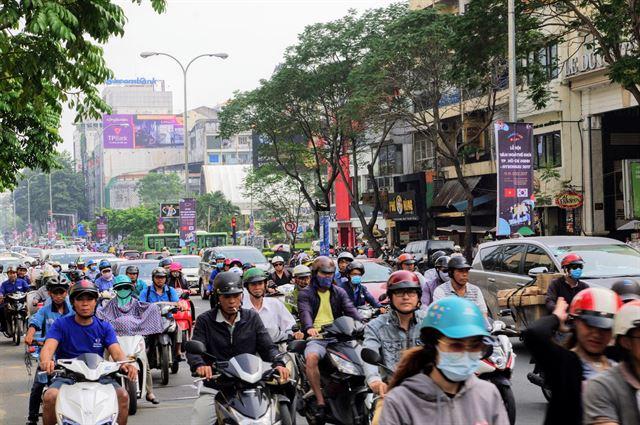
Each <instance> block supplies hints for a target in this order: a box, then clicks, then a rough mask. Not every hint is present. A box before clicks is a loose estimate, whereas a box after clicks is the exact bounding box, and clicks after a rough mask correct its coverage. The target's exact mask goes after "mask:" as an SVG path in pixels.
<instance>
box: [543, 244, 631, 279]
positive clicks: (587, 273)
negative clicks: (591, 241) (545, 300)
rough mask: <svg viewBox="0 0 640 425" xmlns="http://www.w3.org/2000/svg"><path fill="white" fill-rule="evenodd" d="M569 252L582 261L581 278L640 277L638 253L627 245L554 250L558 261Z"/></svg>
mask: <svg viewBox="0 0 640 425" xmlns="http://www.w3.org/2000/svg"><path fill="white" fill-rule="evenodd" d="M569 252H575V253H577V254H578V255H580V256H581V257H582V259H583V260H584V270H583V272H582V277H583V278H590V277H591V278H605V277H620V276H640V253H639V252H638V251H636V250H635V249H633V248H631V247H629V246H627V245H622V244H620V245H616V244H611V245H571V246H559V247H557V248H555V250H554V254H555V256H556V257H557V258H558V260H559V261H560V260H562V257H564V256H565V255H566V254H568V253H569Z"/></svg>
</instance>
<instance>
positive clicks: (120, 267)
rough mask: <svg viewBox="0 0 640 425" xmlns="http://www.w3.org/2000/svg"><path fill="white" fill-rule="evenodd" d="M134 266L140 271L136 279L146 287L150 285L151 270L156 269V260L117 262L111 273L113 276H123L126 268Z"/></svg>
mask: <svg viewBox="0 0 640 425" xmlns="http://www.w3.org/2000/svg"><path fill="white" fill-rule="evenodd" d="M129 266H136V267H137V268H138V270H139V271H140V272H139V274H138V279H142V280H144V281H145V282H146V283H147V284H148V285H150V284H151V272H152V271H153V269H155V268H156V267H158V260H142V259H137V260H124V261H120V262H118V263H117V264H116V265H115V266H114V270H113V273H114V274H115V275H125V274H126V270H127V267H129Z"/></svg>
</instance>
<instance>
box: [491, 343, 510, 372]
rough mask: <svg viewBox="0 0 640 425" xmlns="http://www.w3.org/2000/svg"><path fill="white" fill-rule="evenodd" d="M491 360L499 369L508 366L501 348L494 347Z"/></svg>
mask: <svg viewBox="0 0 640 425" xmlns="http://www.w3.org/2000/svg"><path fill="white" fill-rule="evenodd" d="M489 360H491V362H492V363H493V364H495V365H496V367H497V368H498V369H504V367H505V366H506V365H507V359H506V356H505V355H504V351H502V348H501V347H493V353H491V356H490V357H489Z"/></svg>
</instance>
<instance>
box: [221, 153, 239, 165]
mask: <svg viewBox="0 0 640 425" xmlns="http://www.w3.org/2000/svg"><path fill="white" fill-rule="evenodd" d="M222 163H223V164H229V165H232V164H237V163H238V156H237V155H236V154H235V153H223V154H222Z"/></svg>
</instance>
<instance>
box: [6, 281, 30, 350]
mask: <svg viewBox="0 0 640 425" xmlns="http://www.w3.org/2000/svg"><path fill="white" fill-rule="evenodd" d="M6 300H7V301H6V303H5V306H4V315H5V320H6V323H7V329H6V331H5V332H4V335H5V336H6V337H7V338H10V339H12V340H13V343H14V344H15V345H20V338H22V335H24V331H25V329H26V327H27V315H28V311H27V293H26V292H13V293H11V294H7V295H6Z"/></svg>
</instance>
